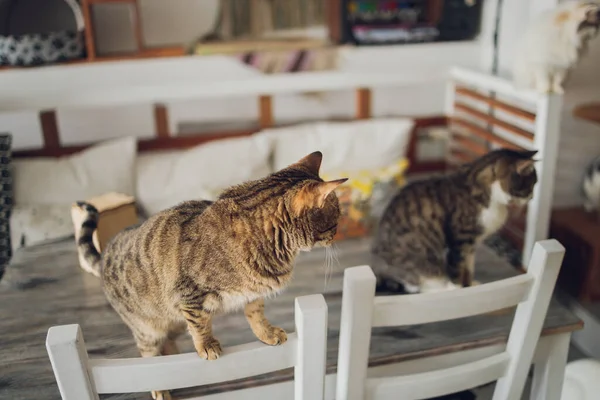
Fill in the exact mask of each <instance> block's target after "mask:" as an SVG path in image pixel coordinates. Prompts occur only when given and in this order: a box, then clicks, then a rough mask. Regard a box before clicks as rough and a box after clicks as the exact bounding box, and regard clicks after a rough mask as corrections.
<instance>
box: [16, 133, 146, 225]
mask: <svg viewBox="0 0 600 400" xmlns="http://www.w3.org/2000/svg"><path fill="white" fill-rule="evenodd" d="M136 146H137V145H136V140H135V138H124V139H116V140H110V141H106V142H102V143H100V144H97V145H95V146H92V147H90V148H88V149H86V150H83V151H81V152H79V153H76V154H73V155H71V156H67V157H60V158H28V159H17V160H14V161H13V172H14V182H15V195H14V196H15V203H16V204H17V205H25V204H53V205H56V204H64V205H66V206H67V210H68V209H69V207H68V206H70V204H71V203H73V202H74V201H77V200H86V199H88V198H90V197H94V196H98V195H101V194H104V193H107V192H119V193H124V194H128V195H134V194H135V182H134V179H135V176H134V172H135V169H134V167H135V160H136V153H137V148H136ZM67 215H68V214H67Z"/></svg>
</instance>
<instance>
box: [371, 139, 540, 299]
mask: <svg viewBox="0 0 600 400" xmlns="http://www.w3.org/2000/svg"><path fill="white" fill-rule="evenodd" d="M535 154H536V152H535V151H513V150H508V149H501V150H495V151H492V152H490V153H488V154H486V155H484V156H482V157H480V158H479V159H477V160H475V161H473V162H472V163H470V164H466V165H464V166H462V167H460V168H459V169H458V170H457V171H455V172H453V173H450V174H449V175H446V176H441V177H435V178H431V179H426V180H423V181H420V182H414V183H412V184H409V185H407V186H405V187H404V188H402V189H401V190H400V191H399V192H398V193H397V194H396V196H395V197H394V198H393V199H392V201H391V202H390V204H389V205H388V206H387V209H386V210H385V211H384V213H383V216H382V218H381V221H380V223H379V225H378V228H377V232H376V235H375V240H374V244H373V249H372V252H373V269H374V270H375V273H376V275H377V278H378V284H379V285H380V286H381V285H383V286H386V287H398V286H399V285H401V286H403V288H404V290H405V291H406V292H409V293H418V292H434V291H442V290H449V289H454V288H458V287H462V286H471V285H472V284H473V274H474V268H475V265H474V264H475V260H474V257H475V245H476V244H477V243H479V242H481V241H482V240H483V239H485V238H486V237H487V236H489V235H490V234H492V233H495V232H496V231H498V230H499V229H500V228H501V227H502V225H503V224H504V222H505V221H506V218H507V216H508V206H509V205H511V204H521V205H522V204H525V203H526V202H527V201H528V200H529V199H531V197H532V196H533V189H534V186H535V184H536V182H537V174H536V171H535V168H534V162H535V160H534V159H533V156H534V155H535Z"/></svg>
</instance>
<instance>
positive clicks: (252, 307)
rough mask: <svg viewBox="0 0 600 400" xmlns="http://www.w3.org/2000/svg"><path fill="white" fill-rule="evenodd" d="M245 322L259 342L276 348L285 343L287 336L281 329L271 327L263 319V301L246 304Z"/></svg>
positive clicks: (266, 320)
mask: <svg viewBox="0 0 600 400" xmlns="http://www.w3.org/2000/svg"><path fill="white" fill-rule="evenodd" d="M244 315H245V316H246V320H247V321H248V324H249V325H250V328H251V329H252V332H253V333H254V335H255V336H256V337H257V338H258V340H260V341H261V342H263V343H265V344H268V345H271V346H276V345H279V344H283V343H285V342H286V341H287V334H286V333H285V331H284V330H283V329H281V328H278V327H276V326H273V325H271V323H270V322H269V320H268V319H267V317H265V301H264V299H258V300H255V301H253V302H250V303H248V304H246V307H245V309H244Z"/></svg>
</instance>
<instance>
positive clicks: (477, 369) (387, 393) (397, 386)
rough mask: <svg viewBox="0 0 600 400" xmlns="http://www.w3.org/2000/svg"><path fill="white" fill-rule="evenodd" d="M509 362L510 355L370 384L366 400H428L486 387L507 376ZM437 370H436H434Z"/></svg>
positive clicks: (368, 381)
mask: <svg viewBox="0 0 600 400" xmlns="http://www.w3.org/2000/svg"><path fill="white" fill-rule="evenodd" d="M509 362H510V355H509V354H508V353H507V352H502V353H500V354H496V355H493V356H491V357H487V358H484V359H481V360H477V361H474V362H470V363H467V364H463V365H459V366H456V367H451V368H446V369H442V370H435V371H429V372H423V373H419V374H411V375H404V376H400V377H385V378H371V379H368V380H367V388H366V396H365V398H366V399H402V400H413V399H425V398H431V397H437V396H439V395H442V394H448V393H453V392H458V391H460V390H462V389H464V388H465V387H475V386H479V385H483V384H486V383H489V382H492V381H494V380H497V379H498V378H500V377H502V376H504V374H505V373H506V370H507V368H508V365H509ZM432 368H434V366H432Z"/></svg>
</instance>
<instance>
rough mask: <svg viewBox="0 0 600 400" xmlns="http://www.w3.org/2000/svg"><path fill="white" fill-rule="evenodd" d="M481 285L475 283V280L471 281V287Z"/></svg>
mask: <svg viewBox="0 0 600 400" xmlns="http://www.w3.org/2000/svg"><path fill="white" fill-rule="evenodd" d="M479 285H481V282H479V281H476V280H475V279H473V281H472V282H471V286H479Z"/></svg>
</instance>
